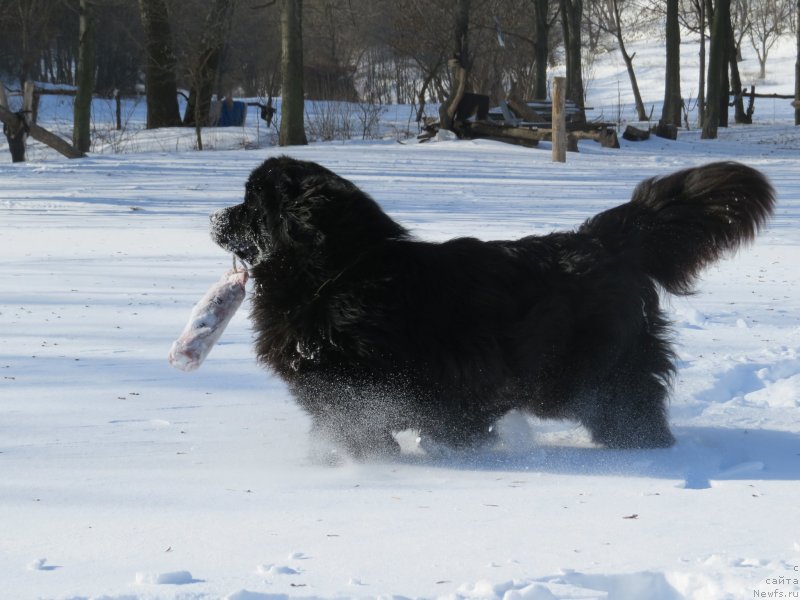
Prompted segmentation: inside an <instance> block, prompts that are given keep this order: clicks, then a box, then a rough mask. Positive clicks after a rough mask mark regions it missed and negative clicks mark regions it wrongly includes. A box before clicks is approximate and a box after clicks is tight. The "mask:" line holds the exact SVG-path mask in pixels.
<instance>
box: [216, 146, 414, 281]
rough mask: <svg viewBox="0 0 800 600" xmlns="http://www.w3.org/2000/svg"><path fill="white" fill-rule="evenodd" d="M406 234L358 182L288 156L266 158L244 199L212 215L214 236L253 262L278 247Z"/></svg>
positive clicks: (331, 245)
mask: <svg viewBox="0 0 800 600" xmlns="http://www.w3.org/2000/svg"><path fill="white" fill-rule="evenodd" d="M405 235H406V232H405V230H404V229H403V228H402V227H400V225H398V224H397V223H395V222H394V221H392V219H390V218H389V216H388V215H386V214H385V213H384V212H383V211H382V210H381V209H380V207H379V206H378V205H377V204H376V203H375V202H374V201H373V200H372V199H371V198H370V197H369V196H368V195H367V194H365V193H364V192H362V191H361V190H360V189H359V188H358V187H357V186H356V185H354V184H353V183H351V182H350V181H348V180H346V179H344V178H342V177H339V176H338V175H336V174H335V173H333V172H332V171H329V170H328V169H326V168H325V167H323V166H321V165H318V164H316V163H313V162H307V161H300V160H295V159H293V158H289V157H288V156H281V157H277V158H270V159H268V160H266V161H265V162H264V163H263V164H262V165H261V166H260V167H258V168H257V169H255V170H254V171H253V172H252V173H251V174H250V177H249V179H248V180H247V183H246V184H245V195H244V202H242V203H241V204H237V205H236V206H232V207H229V208H224V209H222V210H220V211H217V212H215V213H214V214H213V215H211V237H212V239H213V240H214V241H215V242H216V243H217V244H218V245H219V246H221V247H222V248H225V249H226V250H228V251H230V252H233V253H234V254H235V255H236V256H238V257H239V258H241V259H242V260H244V261H245V262H247V263H248V264H250V265H256V264H258V263H260V262H262V261H264V260H265V259H267V258H268V257H269V256H270V255H272V254H273V253H274V252H275V251H276V250H279V249H294V250H296V251H297V250H300V249H302V251H304V252H306V253H309V252H313V251H315V250H321V249H322V248H323V247H325V249H326V251H329V252H335V253H339V252H345V251H347V249H348V248H350V246H353V245H362V246H363V244H364V243H370V242H375V241H379V240H385V239H388V238H401V237H404V236H405Z"/></svg>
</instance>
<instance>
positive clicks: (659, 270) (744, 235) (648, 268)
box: [580, 162, 775, 294]
mask: <svg viewBox="0 0 800 600" xmlns="http://www.w3.org/2000/svg"><path fill="white" fill-rule="evenodd" d="M774 206H775V192H774V190H773V189H772V186H771V185H770V184H769V182H768V181H767V178H766V177H765V176H764V175H762V174H761V173H760V172H759V171H756V170H755V169H752V168H750V167H747V166H745V165H742V164H739V163H735V162H717V163H711V164H708V165H705V166H703V167H698V168H694V169H686V170H684V171H678V172H676V173H673V174H671V175H667V176H664V177H654V178H652V179H647V180H645V181H643V182H641V183H640V184H639V185H638V186H637V187H636V190H635V191H634V192H633V197H632V198H631V201H630V202H628V203H627V204H623V205H621V206H618V207H616V208H612V209H611V210H607V211H605V212H602V213H600V214H598V215H596V216H595V217H593V218H591V219H589V220H588V221H586V223H584V224H583V226H582V227H581V228H580V232H582V233H585V234H588V235H591V236H593V237H596V238H597V239H599V240H600V242H601V243H602V244H603V245H604V246H605V247H606V248H607V249H608V250H609V251H610V252H612V253H619V254H622V253H625V254H632V256H629V257H628V258H630V259H631V260H634V261H638V262H639V263H640V265H641V267H642V269H643V270H644V271H645V272H646V273H647V274H648V275H649V276H650V277H652V278H653V279H655V280H656V281H657V282H658V283H659V284H660V285H661V286H662V287H663V288H664V289H666V290H667V291H668V292H670V293H673V294H689V293H691V292H692V287H693V284H694V282H695V280H696V278H697V276H698V274H699V272H700V271H701V270H702V269H703V267H705V266H706V265H708V264H710V263H712V262H714V261H716V260H717V259H719V258H721V257H722V256H723V255H725V254H727V253H730V252H734V251H736V250H737V249H738V248H739V247H740V246H742V245H743V244H744V243H746V242H750V241H752V240H753V238H754V237H755V235H756V233H757V232H758V230H759V229H760V228H761V227H762V226H763V225H764V224H765V223H766V221H767V219H768V218H769V217H770V215H771V214H772V212H773V209H774Z"/></svg>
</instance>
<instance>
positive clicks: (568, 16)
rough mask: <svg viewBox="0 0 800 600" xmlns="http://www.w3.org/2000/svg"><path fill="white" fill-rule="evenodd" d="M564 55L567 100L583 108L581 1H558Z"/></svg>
mask: <svg viewBox="0 0 800 600" xmlns="http://www.w3.org/2000/svg"><path fill="white" fill-rule="evenodd" d="M559 7H560V11H561V26H562V32H563V35H564V53H565V55H566V63H567V94H566V96H567V100H572V102H574V103H575V104H576V105H577V106H584V88H583V75H582V72H581V65H582V62H583V61H582V57H581V48H582V46H583V44H581V24H582V23H583V0H559Z"/></svg>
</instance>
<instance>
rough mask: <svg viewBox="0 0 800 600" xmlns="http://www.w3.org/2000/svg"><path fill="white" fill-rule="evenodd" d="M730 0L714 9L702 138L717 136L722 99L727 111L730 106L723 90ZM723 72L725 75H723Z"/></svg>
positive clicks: (718, 1)
mask: <svg viewBox="0 0 800 600" xmlns="http://www.w3.org/2000/svg"><path fill="white" fill-rule="evenodd" d="M730 8H731V4H730V0H717V6H716V8H715V9H714V20H713V24H712V28H711V47H710V50H709V57H708V87H707V92H708V94H707V97H706V114H705V119H704V122H703V133H702V135H701V137H702V139H704V140H710V139H716V138H717V129H718V127H719V126H720V106H721V100H724V101H725V112H726V113H727V107H728V90H727V87H726V89H725V91H724V92H723V91H722V89H721V88H722V84H723V80H726V81H727V79H728V78H727V73H728V55H727V46H728V39H729V37H728V32H727V29H726V27H725V22H724V21H725V15H728V22H730ZM723 72H724V74H725V76H724V77H723Z"/></svg>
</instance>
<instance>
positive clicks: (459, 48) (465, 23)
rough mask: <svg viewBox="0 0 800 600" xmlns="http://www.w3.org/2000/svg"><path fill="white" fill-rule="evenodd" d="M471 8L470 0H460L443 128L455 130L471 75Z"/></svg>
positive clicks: (441, 116)
mask: <svg viewBox="0 0 800 600" xmlns="http://www.w3.org/2000/svg"><path fill="white" fill-rule="evenodd" d="M469 8H470V0H458V5H457V7H456V14H455V22H454V23H453V30H452V31H453V57H452V58H451V59H450V61H448V66H449V67H450V92H449V93H448V94H447V98H446V99H445V101H444V102H443V103H442V105H441V106H440V107H439V123H440V126H441V128H442V129H448V130H451V131H452V130H453V125H454V122H453V120H454V118H455V116H456V109H458V104H459V102H461V99H462V98H463V97H464V92H465V91H466V89H467V78H468V77H469V69H470V56H469Z"/></svg>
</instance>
